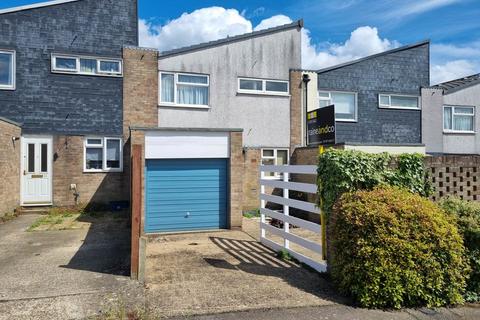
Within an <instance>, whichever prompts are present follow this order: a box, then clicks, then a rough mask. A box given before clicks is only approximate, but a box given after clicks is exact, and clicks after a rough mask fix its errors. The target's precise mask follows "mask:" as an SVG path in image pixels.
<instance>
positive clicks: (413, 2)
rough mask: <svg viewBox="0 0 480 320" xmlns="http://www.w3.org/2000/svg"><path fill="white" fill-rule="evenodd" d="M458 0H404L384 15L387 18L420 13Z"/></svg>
mask: <svg viewBox="0 0 480 320" xmlns="http://www.w3.org/2000/svg"><path fill="white" fill-rule="evenodd" d="M456 2H460V0H423V1H418V0H409V1H404V2H403V5H402V6H401V7H399V8H398V9H393V10H391V12H390V13H389V14H387V15H386V16H387V17H388V18H394V19H401V18H404V17H407V16H410V15H415V14H420V13H423V12H427V11H431V10H435V9H438V8H441V7H445V6H448V5H451V4H454V3H456Z"/></svg>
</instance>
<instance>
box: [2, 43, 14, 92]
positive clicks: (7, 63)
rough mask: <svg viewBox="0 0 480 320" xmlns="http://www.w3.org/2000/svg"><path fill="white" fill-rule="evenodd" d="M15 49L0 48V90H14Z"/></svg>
mask: <svg viewBox="0 0 480 320" xmlns="http://www.w3.org/2000/svg"><path fill="white" fill-rule="evenodd" d="M15 63H16V62H15V51H12V50H2V49H0V90H15V72H16V66H15Z"/></svg>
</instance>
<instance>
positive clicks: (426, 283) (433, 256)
mask: <svg viewBox="0 0 480 320" xmlns="http://www.w3.org/2000/svg"><path fill="white" fill-rule="evenodd" d="M329 235H330V240H329V244H330V247H329V267H330V271H331V274H332V279H333V280H334V281H335V283H336V284H337V285H338V287H339V289H340V291H341V292H343V293H344V294H348V295H350V296H352V297H353V298H354V299H355V301H356V302H358V303H359V304H360V305H361V306H363V307H373V308H400V307H403V306H405V307H413V306H428V307H434V306H441V305H452V304H458V303H462V302H463V298H462V293H463V292H464V288H465V274H466V272H467V271H466V270H468V264H467V263H466V261H465V259H464V247H463V244H462V238H461V236H460V234H459V232H458V230H457V228H456V226H455V221H454V219H453V218H452V217H451V216H449V215H447V214H445V213H444V212H443V211H442V210H441V209H440V208H439V207H438V206H437V205H436V204H434V203H433V202H431V201H430V200H428V199H426V198H423V197H421V196H419V195H415V194H412V193H411V192H409V191H407V190H402V189H399V188H396V187H378V188H375V189H374V190H371V191H365V190H363V191H356V192H353V193H345V194H344V195H343V196H342V197H341V198H340V199H339V201H338V202H337V203H336V204H335V206H334V211H333V213H332V215H331V216H330V226H329Z"/></svg>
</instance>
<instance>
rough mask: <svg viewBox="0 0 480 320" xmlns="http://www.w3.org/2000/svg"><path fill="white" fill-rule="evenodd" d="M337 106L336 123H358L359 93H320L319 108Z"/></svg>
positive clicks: (321, 91)
mask: <svg viewBox="0 0 480 320" xmlns="http://www.w3.org/2000/svg"><path fill="white" fill-rule="evenodd" d="M332 104H334V105H335V121H345V122H356V121H357V104H358V103H357V93H356V92H344V91H323V90H320V91H318V106H319V108H323V107H326V106H329V105H332Z"/></svg>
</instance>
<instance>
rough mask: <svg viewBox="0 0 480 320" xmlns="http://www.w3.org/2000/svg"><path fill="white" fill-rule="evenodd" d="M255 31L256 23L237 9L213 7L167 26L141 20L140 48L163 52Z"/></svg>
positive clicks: (194, 12)
mask: <svg viewBox="0 0 480 320" xmlns="http://www.w3.org/2000/svg"><path fill="white" fill-rule="evenodd" d="M251 31H252V23H251V22H250V21H249V20H247V19H246V18H245V17H243V16H242V15H241V14H240V13H239V12H238V10H236V9H225V8H222V7H209V8H202V9H198V10H195V11H193V12H191V13H184V14H182V15H181V16H180V17H179V18H177V19H174V20H171V21H169V22H168V23H167V24H165V25H164V26H159V25H154V24H151V23H149V22H148V21H145V20H143V19H140V21H139V36H140V45H141V46H144V47H152V48H158V49H159V50H160V51H164V50H170V49H175V48H179V47H184V46H188V45H192V44H196V43H202V42H207V41H212V40H216V39H220V38H225V37H227V36H234V35H238V34H242V33H247V32H251Z"/></svg>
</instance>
